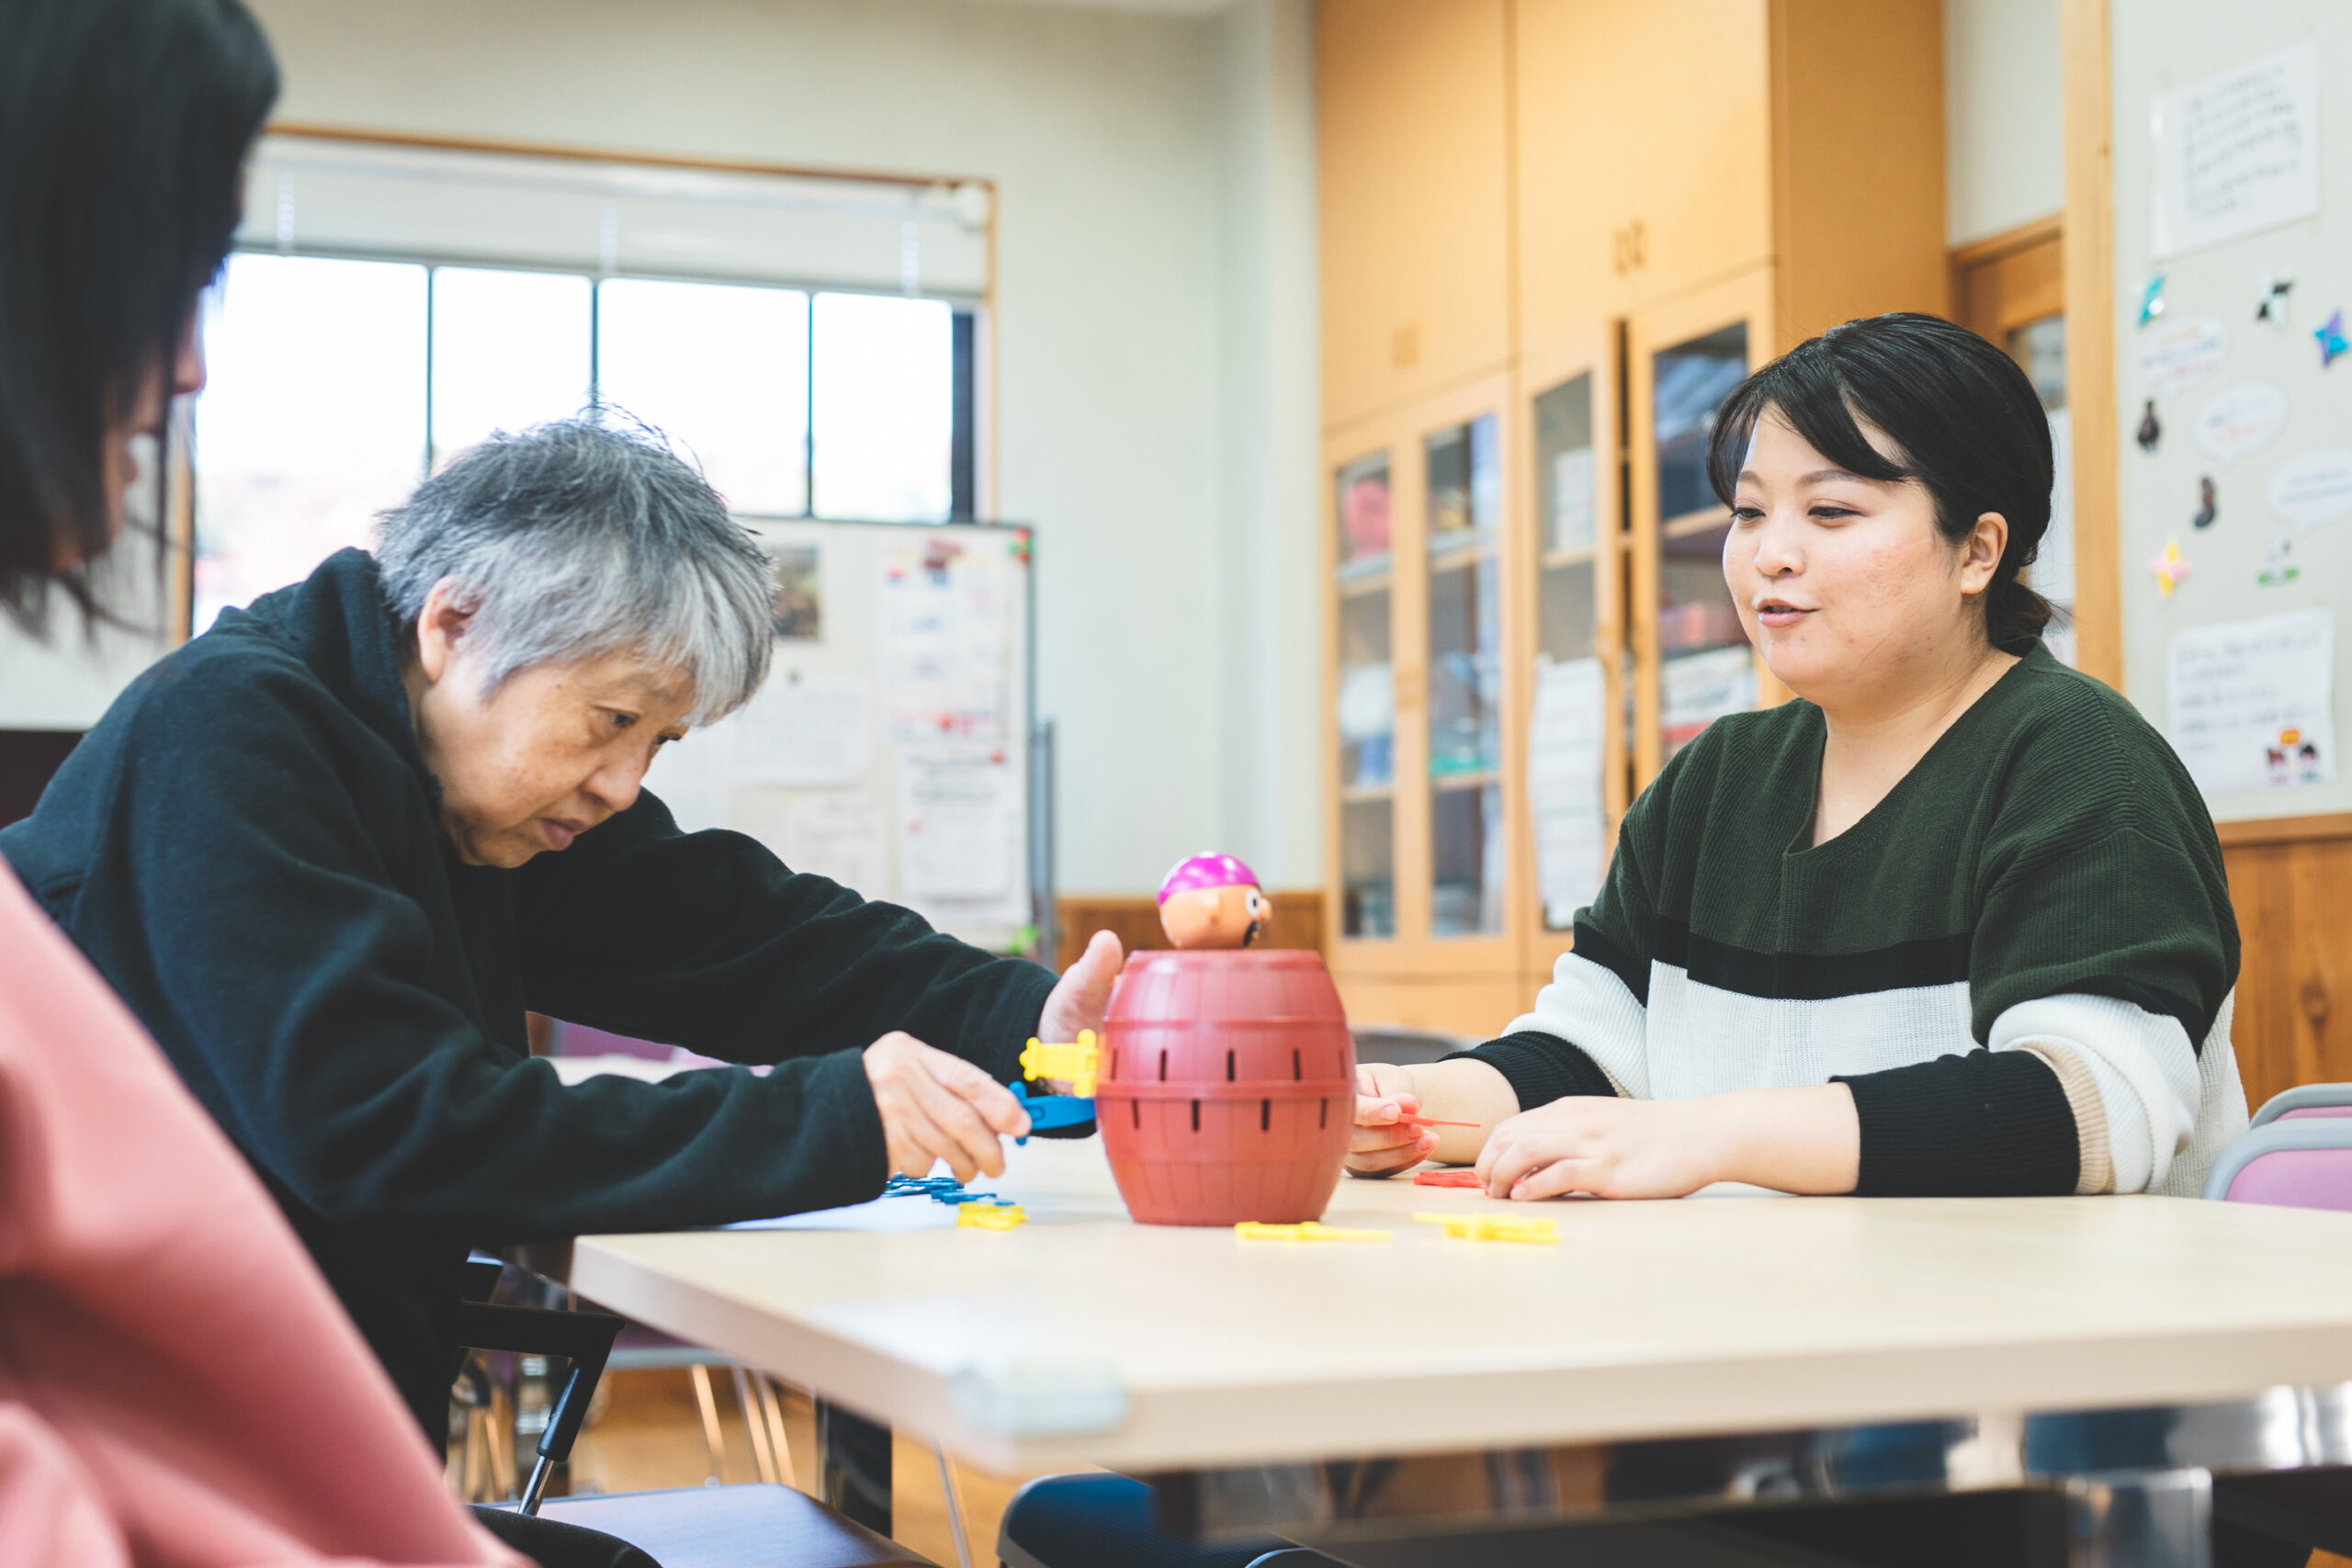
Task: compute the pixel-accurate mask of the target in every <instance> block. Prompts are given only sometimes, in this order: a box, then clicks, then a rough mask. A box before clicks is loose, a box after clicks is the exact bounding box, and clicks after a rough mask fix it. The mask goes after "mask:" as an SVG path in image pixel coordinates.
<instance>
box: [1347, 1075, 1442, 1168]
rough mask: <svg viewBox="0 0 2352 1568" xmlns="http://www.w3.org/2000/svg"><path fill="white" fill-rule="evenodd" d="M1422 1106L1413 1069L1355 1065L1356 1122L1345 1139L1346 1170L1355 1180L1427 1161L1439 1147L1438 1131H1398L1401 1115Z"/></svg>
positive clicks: (1423, 1128) (1426, 1128)
mask: <svg viewBox="0 0 2352 1568" xmlns="http://www.w3.org/2000/svg"><path fill="white" fill-rule="evenodd" d="M1420 1108H1421V1097H1420V1090H1419V1088H1418V1087H1417V1086H1416V1085H1415V1084H1414V1082H1413V1069H1412V1068H1410V1067H1392V1066H1389V1065H1388V1064H1386V1063H1385V1062H1360V1063H1358V1064H1357V1065H1356V1124H1355V1130H1354V1131H1353V1132H1351V1134H1349V1135H1348V1169H1349V1170H1350V1171H1351V1172H1353V1173H1354V1174H1355V1175H1357V1176H1394V1175H1396V1174H1397V1172H1398V1171H1400V1170H1403V1169H1405V1168H1408V1167H1409V1166H1415V1165H1419V1163H1420V1162H1421V1161H1423V1160H1425V1159H1427V1158H1429V1157H1430V1153H1431V1151H1433V1150H1434V1149H1436V1147H1437V1133H1436V1131H1435V1130H1434V1129H1432V1128H1429V1127H1410V1126H1403V1127H1400V1126H1398V1125H1397V1118H1398V1117H1399V1116H1408V1115H1411V1114H1412V1113H1413V1112H1415V1111H1419V1109H1420Z"/></svg>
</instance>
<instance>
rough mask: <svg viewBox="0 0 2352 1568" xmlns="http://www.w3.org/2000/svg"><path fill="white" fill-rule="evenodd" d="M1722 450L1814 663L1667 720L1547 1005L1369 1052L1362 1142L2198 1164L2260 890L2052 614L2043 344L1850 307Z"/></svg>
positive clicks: (1599, 1154) (1938, 1173)
mask: <svg viewBox="0 0 2352 1568" xmlns="http://www.w3.org/2000/svg"><path fill="white" fill-rule="evenodd" d="M1708 471H1709V474H1710V477H1711V478H1712V479H1713V482H1714V487H1715V491H1716V493H1717V494H1718V495H1720V496H1721V497H1722V498H1723V500H1724V504H1725V505H1726V506H1728V507H1729V508H1730V511H1731V525H1730V533H1729V535H1728V536H1727V538H1726V540H1725V543H1724V581H1725V582H1726V583H1727V584H1728V585H1729V587H1730V589H1731V593H1732V597H1733V599H1734V601H1735V602H1736V604H1737V605H1738V608H1739V614H1740V618H1741V621H1742V622H1743V624H1744V625H1745V626H1746V627H1747V635H1748V637H1750V639H1752V640H1753V641H1754V643H1755V645H1756V647H1757V649H1758V650H1759V651H1760V653H1761V654H1762V656H1763V659H1764V661H1765V663H1766V664H1767V666H1769V667H1770V670H1771V671H1772V673H1773V675H1775V676H1776V677H1778V678H1779V679H1780V680H1781V682H1784V683H1786V684H1787V686H1788V687H1789V688H1790V690H1792V692H1794V693H1795V694H1796V700H1794V701H1792V702H1788V703H1784V704H1782V705H1779V706H1777V707H1771V708H1766V709H1763V710H1760V711H1758V712H1754V713H1742V714H1734V715H1731V716H1726V717H1724V718H1719V719H1717V720H1716V721H1715V722H1714V723H1713V724H1712V725H1710V726H1708V728H1706V730H1705V731H1704V732H1703V733H1702V734H1701V735H1700V737H1699V738H1698V739H1696V740H1694V741H1692V742H1691V744H1690V745H1689V746H1688V747H1686V748H1685V749H1683V750H1681V751H1679V752H1678V753H1677V754H1676V755H1675V756H1674V757H1672V758H1671V759H1670V760H1668V762H1667V765H1666V767H1665V769H1664V770H1663V771H1662V772H1661V773H1659V774H1658V777H1657V781H1656V782H1655V783H1653V784H1651V785H1650V787H1649V788H1648V789H1647V790H1645V791H1644V792H1643V794H1642V795H1641V797H1640V798H1639V799H1638V800H1636V801H1635V802H1634V806H1633V808H1632V809H1631V810H1630V811H1628V812H1627V813H1626V817H1625V821H1624V825H1623V829H1622V830H1621V832H1620V833H1619V836H1618V842H1617V851H1616V853H1615V855H1614V856H1613V857H1612V859H1611V863H1610V867H1609V874H1608V878H1607V881H1606V882H1605V883H1604V885H1603V886H1602V887H1601V889H1600V896H1599V897H1597V898H1596V899H1595V900H1594V901H1593V904H1592V906H1591V907H1590V908H1588V909H1585V910H1584V911H1582V912H1581V913H1580V914H1579V915H1578V916H1577V921H1576V948H1575V951H1574V952H1572V953H1567V954H1566V955H1565V956H1563V957H1562V958H1561V959H1560V961H1559V964H1558V966H1557V968H1556V969H1555V973H1554V976H1553V980H1552V983H1551V984H1550V985H1549V986H1547V987H1544V990H1543V991H1542V992H1541V993H1540V994H1539V995H1538V996H1537V998H1536V999H1535V1006H1534V1009H1533V1010H1532V1011H1531V1012H1529V1013H1527V1014H1526V1015H1525V1016H1524V1017H1521V1018H1520V1019H1517V1020H1515V1021H1512V1023H1511V1024H1510V1027H1509V1028H1508V1029H1507V1030H1506V1031H1505V1032H1504V1033H1503V1034H1502V1036H1501V1037H1500V1038H1498V1039H1496V1040H1492V1041H1489V1042H1487V1043H1485V1044H1483V1045H1480V1046H1478V1047H1476V1049H1475V1050H1471V1051H1466V1052H1463V1053H1459V1054H1457V1055H1454V1056H1452V1057H1449V1058H1447V1059H1446V1060H1444V1061H1442V1062H1439V1063H1436V1064H1434V1065H1431V1066H1413V1067H1403V1066H1383V1065H1366V1066H1363V1067H1361V1068H1360V1069H1359V1088H1360V1090H1361V1098H1360V1100H1359V1101H1358V1106H1359V1113H1358V1118H1357V1120H1358V1126H1357V1129H1356V1132H1355V1134H1354V1142H1353V1147H1352V1149H1351V1154H1350V1156H1349V1168H1350V1169H1351V1170H1352V1171H1354V1172H1355V1173H1356V1174H1358V1175H1361V1176H1382V1175H1387V1174H1391V1173H1394V1172H1397V1171H1399V1170H1402V1169H1405V1168H1408V1167H1410V1166H1412V1165H1414V1164H1417V1163H1419V1161H1421V1160H1423V1159H1428V1158H1435V1159H1439V1160H1443V1161H1449V1162H1453V1163H1457V1164H1466V1163H1470V1162H1472V1161H1475V1162H1476V1168H1477V1171H1478V1174H1479V1175H1480V1176H1481V1177H1482V1178H1484V1179H1485V1185H1486V1188H1487V1190H1488V1191H1489V1192H1490V1193H1492V1194H1493V1195H1495V1196H1498V1197H1502V1196H1509V1197H1513V1198H1521V1199H1539V1198H1553V1197H1558V1196H1562V1195H1564V1194H1567V1193H1590V1194H1593V1195H1595V1196H1599V1197H1604V1198H1672V1197H1679V1196H1681V1195H1682V1194H1684V1193H1688V1192H1692V1191H1695V1190H1698V1189H1700V1188H1702V1187H1704V1186H1706V1185H1708V1184H1709V1183H1710V1182H1715V1181H1744V1182H1752V1183H1755V1184H1757V1185H1759V1186H1764V1187H1770V1188H1777V1189H1780V1190H1783V1191H1788V1192H1799V1193H1844V1192H1850V1193H1859V1194H1863V1195H1905V1194H1912V1195H1939V1194H1942V1195H1962V1194H1976V1195H2000V1194H2032V1193H2050V1194H2055V1193H2084V1194H2089V1193H2101V1192H2143V1191H2144V1192H2162V1193H2185V1194H2189V1195H2194V1194H2196V1193H2197V1192H2198V1190H2199V1187H2200V1185H2201V1183H2202V1182H2203V1180H2204V1177H2205V1172H2206V1169H2207V1168H2208V1167H2209V1166H2210V1165H2211V1163H2212V1161H2213V1158H2214V1156H2216V1155H2217V1154H2218V1153H2219V1152H2220V1151H2221V1149H2222V1147H2223V1146H2224V1145H2226V1144H2227V1143H2228V1142H2229V1141H2230V1140H2231V1139H2232V1138H2233V1137H2234V1136H2236V1135H2237V1134H2239V1133H2241V1132H2243V1131H2244V1130H2245V1125H2246V1111H2245V1095H2244V1092H2243V1090H2242V1089H2240V1087H2239V1082H2238V1072H2237V1060H2236V1056H2235V1055H2234V1053H2233V1050H2232V1049H2231V1044H2230V1010H2231V998H2232V987H2233V985H2234V984H2235V982H2236V979H2237V971H2238V935H2237V926H2236V922H2235V920H2234V919H2233V917H2232V915H2231V912H2230V901H2229V890H2228V886H2227V884H2226V883H2225V881H2224V879H2223V875H2222V852H2221V847H2220V844H2219V842H2218V840H2216V838H2215V835H2214V831H2213V825H2212V822H2211V818H2209V817H2208V815H2207V813H2206V810H2205V807H2204V803H2203V801H2202V799H2201V798H2200V797H2199V794H2198V792H2197V788H2196V786H2195V784H2192V783H2191V782H2190V780H2189V777H2188V773H2187V771H2186V770H2185V769H2184V768H2183V767H2182V766H2181V763H2180V761H2179V759H2178V758H2177V757H2176V756H2175V755H2174V754H2173V751H2172V749H2171V748H2170V747H2169V746H2168V745H2166V744H2165V740H2164V738H2163V737H2162V736H2160V735H2159V734H2157V733H2156V731H2155V730H2154V728H2151V727H2150V726H2149V724H2148V723H2147V722H2146V721H2145V720H2144V719H2143V718H2142V717H2141V716H2140V715H2139V713H2138V711H2137V710H2136V709H2134V708H2133V707H2132V706H2131V704H2129V703H2128V702H2126V701H2125V700H2124V699H2123V698H2122V697H2121V696H2120V695H2118V694H2116V693H2115V692H2113V691H2112V690H2110V689H2109V688H2108V687H2107V686H2105V685H2103V684H2101V683H2100V682H2098V681H2095V680H2092V679H2091V678H2089V677H2087V676H2085V675H2082V674H2078V673H2076V672H2075V671H2073V670H2070V669H2068V668H2067V667H2066V666H2065V665H2064V664H2062V663H2060V662H2059V661H2058V660H2056V659H2055V658H2053V657H2052V654H2051V652H2050V649H2049V648H2048V647H2047V646H2046V645H2045V644H2044V643H2043V642H2042V641H2041V631H2042V628H2043V627H2044V626H2045V625H2046V624H2047V623H2048V622H2049V620H2050V618H2051V614H2052V612H2051V608H2050V606H2049V605H2048V604H2046V603H2044V602H2043V601H2042V599H2041V597H2040V596H2039V595H2037V594H2036V593H2035V592H2033V591H2032V590H2031V589H2030V588H2029V587H2028V586H2027V585H2026V584H2025V582H2024V581H2021V580H2020V573H2021V572H2022V571H2023V570H2024V569H2025V568H2026V567H2027V566H2028V565H2029V564H2030V562H2031V561H2032V559H2033V557H2034V552H2035V549H2036V547H2037V546H2038V545H2039V544H2040V542H2041V537H2042V535H2043V532H2044V530H2045V529H2046V528H2047V527H2048V525H2049V520H2050V488H2051V446H2050V437H2049V429H2048V424H2047V422H2046V420H2045V418H2044V416H2043V414H2042V412H2041V405H2040V403H2039V401H2038V400H2037V399H2036V397H2035V395H2034V391H2033V389H2032V386H2031V384H2030V382H2029V381H2028V379H2027V378H2026V376H2025V373H2024V372H2023V371H2022V370H2020V369H2019V368H2018V367H2017V366H2016V365H2015V364H2014V363H2013V362H2012V361H2011V360H2010V359H2009V358H2008V356H2007V355H2004V354H2003V353H2001V352H2000V351H1999V350H1998V349H1996V348H1995V347H1994V346H1993V345H1992V344H1988V343H1986V342H1985V340H1984V339H1982V338H1979V337H1977V336H1975V335H1974V334H1973V333H1968V332H1965V331H1963V330H1962V329H1961V328H1959V327H1956V326H1953V325H1951V323H1949V322H1946V321H1939V320H1936V319H1934V318H1932V317H1927V316H1917V315H1893V316H1880V317H1876V318H1872V319H1871V320H1867V321H1850V322H1848V323H1847V324H1846V325H1844V326H1842V327H1838V328H1837V329H1835V330H1834V331H1832V332H1830V333H1826V334H1825V335H1824V336H1822V337H1819V338H1815V339H1814V340H1813V341H1811V342H1809V343H1806V344H1803V345H1801V346H1800V347H1798V348H1796V349H1794V350H1792V352H1791V353H1789V354H1788V355H1785V356H1783V357H1782V358H1781V359H1779V360H1776V361H1774V362H1773V363H1772V364H1770V365H1768V366H1766V367H1764V368H1763V369H1762V370H1760V371H1758V373H1757V374H1755V375H1754V376H1752V377H1750V378H1748V379H1747V381H1746V382H1744V383H1742V384H1741V386H1740V387H1739V388H1738V389H1736V390H1735V391H1734V392H1733V393H1732V395H1731V397H1730V398H1729V399H1728V400H1726V402H1725V403H1724V408H1723V410H1722V412H1721V413H1720V414H1719V415H1718V418H1717V423H1716V424H1715V428H1714V432H1713V438H1712V446H1711V450H1710V452H1709V457H1708ZM1412 1110H1418V1111H1420V1112H1421V1113H1423V1114H1425V1115H1429V1116H1433V1117H1441V1118H1445V1119H1448V1120H1461V1121H1469V1122H1477V1123H1479V1126H1478V1127H1477V1128H1476V1129H1465V1130H1462V1131H1454V1130H1451V1129H1449V1130H1446V1131H1445V1132H1444V1134H1443V1135H1442V1136H1430V1135H1429V1133H1428V1131H1425V1132H1423V1133H1420V1134H1416V1133H1415V1132H1414V1131H1413V1130H1411V1129H1409V1128H1404V1129H1400V1128H1398V1127H1397V1126H1396V1125H1395V1119H1396V1117H1397V1114H1398V1112H1399V1111H1412ZM1430 1131H1434V1130H1430Z"/></svg>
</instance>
